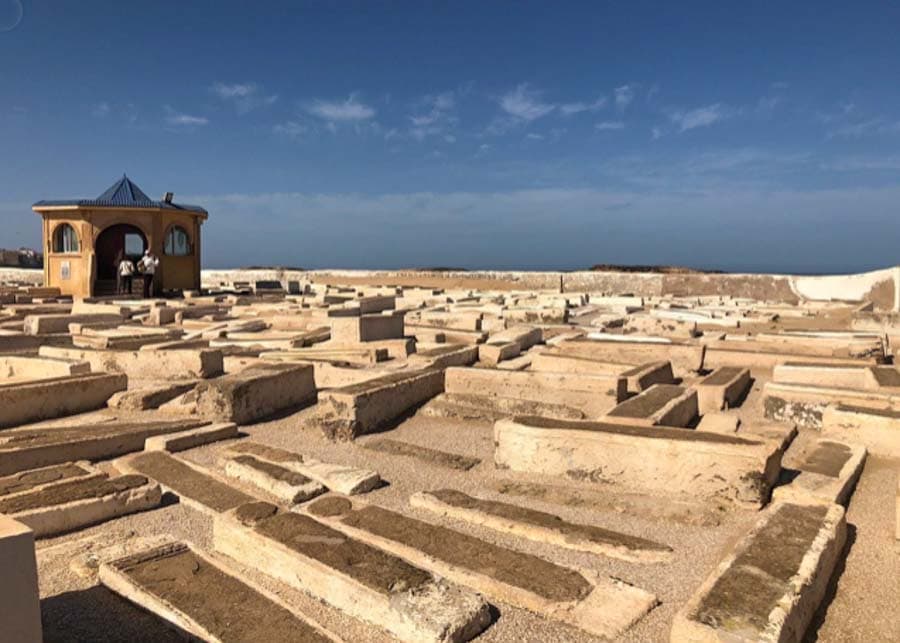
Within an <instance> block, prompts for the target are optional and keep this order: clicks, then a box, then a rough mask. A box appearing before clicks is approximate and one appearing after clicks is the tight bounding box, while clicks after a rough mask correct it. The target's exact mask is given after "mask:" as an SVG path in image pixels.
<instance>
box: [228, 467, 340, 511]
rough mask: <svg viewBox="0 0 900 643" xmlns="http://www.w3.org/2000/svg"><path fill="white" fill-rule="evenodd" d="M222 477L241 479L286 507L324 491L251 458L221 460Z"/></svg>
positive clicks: (301, 477)
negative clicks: (285, 504)
mask: <svg viewBox="0 0 900 643" xmlns="http://www.w3.org/2000/svg"><path fill="white" fill-rule="evenodd" d="M222 465H223V468H224V469H225V475H227V476H229V477H232V478H235V479H237V480H241V481H243V482H246V483H248V484H251V485H253V486H255V487H258V488H260V489H262V490H263V491H265V492H267V493H269V494H271V495H273V496H275V497H276V498H278V499H279V500H280V501H282V502H285V503H287V504H289V505H292V504H297V503H300V502H306V501H307V500H310V499H311V498H315V497H316V496H319V495H322V494H323V493H325V492H326V491H327V489H326V488H325V486H324V485H322V484H321V483H319V482H316V481H315V480H313V479H311V478H308V477H307V476H305V475H303V474H302V473H297V472H296V471H293V470H292V469H289V468H287V467H283V466H281V465H280V464H275V463H273V462H269V461H268V460H261V459H259V458H256V457H254V456H252V455H234V456H231V457H229V458H223V459H222Z"/></svg>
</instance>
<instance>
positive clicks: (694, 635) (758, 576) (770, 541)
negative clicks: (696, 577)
mask: <svg viewBox="0 0 900 643" xmlns="http://www.w3.org/2000/svg"><path fill="white" fill-rule="evenodd" d="M845 537H846V523H845V521H844V508H843V507H841V506H840V505H809V506H803V505H797V504H790V503H782V502H779V503H775V504H773V505H772V506H771V507H770V508H768V509H767V510H766V511H765V512H763V513H762V515H761V516H760V518H759V520H758V521H757V522H756V525H754V527H753V528H752V529H751V530H750V532H749V533H748V534H747V535H745V536H744V537H743V538H742V539H741V540H740V542H739V543H738V544H737V545H736V546H735V548H734V549H733V550H732V552H731V553H730V554H728V556H726V558H725V559H724V560H723V561H722V562H721V563H720V564H719V566H718V568H717V569H716V571H715V572H713V574H712V575H711V576H710V577H709V578H708V579H707V580H706V581H705V582H704V583H703V585H701V586H700V589H699V590H697V592H696V593H695V594H694V596H693V597H692V598H691V599H690V601H688V603H687V604H686V605H685V606H684V607H683V608H682V609H681V610H680V611H679V612H678V614H676V615H675V620H674V622H673V623H672V630H671V634H670V637H669V640H670V641H671V642H672V643H682V642H683V641H697V642H701V641H709V642H710V643H713V642H718V641H734V642H735V643H739V642H746V643H750V642H756V641H785V642H787V641H790V642H799V641H802V640H803V636H804V634H805V632H806V628H807V627H808V626H809V623H810V621H811V620H812V618H813V615H814V614H815V612H816V609H817V608H818V606H819V603H820V602H821V601H822V599H823V597H824V596H825V592H826V590H827V587H828V581H829V579H830V578H831V574H832V571H833V570H834V567H835V564H836V563H837V560H838V558H839V557H840V556H841V552H842V550H843V546H844V539H845Z"/></svg>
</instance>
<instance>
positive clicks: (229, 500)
mask: <svg viewBox="0 0 900 643" xmlns="http://www.w3.org/2000/svg"><path fill="white" fill-rule="evenodd" d="M115 466H116V468H117V469H118V470H120V471H122V472H123V473H132V474H138V475H144V476H147V477H148V478H152V479H153V480H155V481H156V482H158V483H159V484H160V485H161V486H162V488H163V489H164V490H165V491H169V492H171V493H174V494H175V495H176V496H178V498H179V500H180V501H181V502H182V503H184V504H185V505H187V506H189V507H191V508H193V509H196V510H198V511H200V512H203V513H207V514H210V513H211V514H217V513H222V512H225V511H230V510H232V509H234V508H236V507H239V506H241V505H243V504H246V503H248V502H253V501H254V500H256V498H253V497H252V496H250V495H249V494H247V493H244V492H243V491H241V490H240V489H236V488H235V487H233V486H231V485H230V484H228V483H227V482H225V481H224V480H221V479H219V478H218V477H217V476H215V475H214V474H213V473H212V472H211V471H208V470H206V469H204V468H202V467H200V466H198V465H195V464H192V463H189V462H187V461H186V460H182V459H180V458H178V457H176V456H173V455H169V454H168V453H166V452H165V451H145V452H144V453H135V454H133V455H130V456H125V457H124V458H119V459H118V460H116V462H115Z"/></svg>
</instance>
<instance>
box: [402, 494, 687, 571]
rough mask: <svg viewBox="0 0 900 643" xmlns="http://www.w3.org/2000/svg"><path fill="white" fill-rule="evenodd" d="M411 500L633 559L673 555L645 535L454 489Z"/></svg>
mask: <svg viewBox="0 0 900 643" xmlns="http://www.w3.org/2000/svg"><path fill="white" fill-rule="evenodd" d="M409 502H410V504H411V505H412V506H413V507H420V508H422V509H428V510H429V511H433V512H435V513H437V514H439V515H442V516H447V517H449V518H453V519H456V520H463V521H466V522H470V523H473V524H476V525H483V526H485V527H489V528H491V529H496V530H497V531H501V532H503V533H508V534H511V535H514V536H520V537H522V538H527V539H529V540H535V541H537V542H541V543H551V544H553V545H557V546H559V547H565V548H567V549H575V550H578V551H586V552H591V553H593V554H599V555H601V556H609V557H611V558H618V559H621V560H627V561H629V562H634V563H658V562H663V561H667V560H670V559H671V557H672V549H671V548H670V547H667V546H666V545H661V544H659V543H655V542H652V541H650V540H646V539H644V538H639V537H637V536H630V535H628V534H623V533H620V532H616V531H611V530H609V529H603V528H601V527H595V526H593V525H581V524H576V523H570V522H568V521H566V520H563V519H562V518H560V517H559V516H555V515H553V514H548V513H545V512H543V511H536V510H534V509H528V508H526V507H521V506H519V505H513V504H510V503H506V502H496V501H493V500H483V499H481V498H475V497H472V496H469V495H467V494H464V493H462V492H460V491H456V490H453V489H438V490H436V491H423V492H419V493H415V494H413V495H412V496H410V499H409Z"/></svg>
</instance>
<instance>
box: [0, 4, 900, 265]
mask: <svg viewBox="0 0 900 643" xmlns="http://www.w3.org/2000/svg"><path fill="white" fill-rule="evenodd" d="M20 6H21V7H22V11H21V18H19V13H20V12H19V7H20ZM898 33H900V3H892V2H883V1H879V2H855V3H849V2H826V1H817V2H790V3H785V2H752V3H731V2H721V1H718V2H678V3H674V2H641V1H639V0H630V1H629V2H621V1H616V2H601V1H599V0H597V1H593V2H584V3H580V2H552V3H551V2H500V1H481V2H463V1H455V2H450V1H447V2H400V1H395V2H377V1H375V0H370V1H360V2H299V1H295V2H264V1H263V2H255V3H249V2H226V1H224V0H218V1H216V2H164V1H157V2H100V1H91V0H82V1H79V2H72V1H63V0H58V1H56V2H51V1H49V0H43V1H41V0H21V2H17V0H0V78H2V84H0V141H2V145H0V161H2V162H0V186H2V188H3V195H2V196H0V222H2V227H0V246H2V247H10V246H19V245H27V246H37V245H39V243H40V238H39V234H40V228H39V224H38V222H39V219H38V217H37V216H36V215H34V214H32V213H31V212H30V205H31V203H33V202H34V201H37V200H39V199H49V198H73V197H94V196H97V195H98V194H100V193H101V192H102V191H103V190H104V189H105V188H106V187H108V186H109V185H110V184H111V183H113V182H114V181H115V180H116V179H117V178H118V177H119V176H121V174H122V173H123V172H127V173H128V175H129V176H130V177H131V178H132V179H133V180H135V181H136V182H137V183H138V184H139V185H140V186H141V187H142V188H143V189H144V190H145V191H146V192H148V193H149V194H150V195H152V196H156V197H159V196H160V195H162V193H163V192H165V191H167V190H171V191H174V192H175V194H176V201H183V202H192V203H198V204H200V205H203V206H205V207H206V208H207V209H208V210H209V211H210V219H209V221H208V223H207V224H206V226H205V227H204V245H205V252H204V263H205V264H206V265H207V266H208V267H223V266H238V265H249V264H256V265H260V264H264V265H270V264H281V265H294V266H304V267H348V268H349V267H360V268H362V267H371V268H380V267H424V266H460V267H469V268H486V267H495V268H533V269H572V268H579V267H586V266H589V265H591V264H593V263H660V264H684V265H691V266H697V267H705V268H720V269H726V270H757V271H788V272H790V271H793V272H829V271H856V270H864V269H869V268H875V267H881V266H886V265H894V264H898V263H900V260H898V255H900V250H898V247H900V246H898V240H900V216H898V214H900V148H898V143H900V82H898V80H900V38H898V37H897V34H898Z"/></svg>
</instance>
